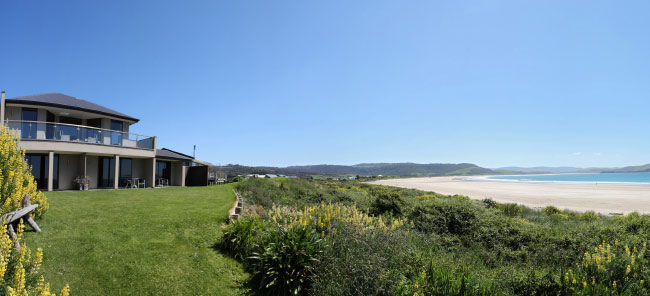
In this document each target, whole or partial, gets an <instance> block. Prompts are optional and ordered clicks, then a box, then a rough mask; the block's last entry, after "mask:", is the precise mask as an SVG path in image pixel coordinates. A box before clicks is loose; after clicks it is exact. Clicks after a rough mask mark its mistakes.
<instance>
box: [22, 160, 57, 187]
mask: <svg viewBox="0 0 650 296" xmlns="http://www.w3.org/2000/svg"><path fill="white" fill-rule="evenodd" d="M25 160H27V163H28V164H29V165H30V166H31V167H32V176H34V181H36V185H37V186H38V188H39V189H45V190H47V182H48V178H49V174H50V170H49V168H50V157H49V155H48V154H25ZM53 162H54V166H53V168H54V169H53V170H52V171H53V176H52V185H53V188H54V189H58V188H59V156H58V155H54V161H53Z"/></svg>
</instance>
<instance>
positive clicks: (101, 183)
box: [97, 157, 115, 187]
mask: <svg viewBox="0 0 650 296" xmlns="http://www.w3.org/2000/svg"><path fill="white" fill-rule="evenodd" d="M97 176H98V177H97V186H98V187H113V186H115V158H113V157H100V158H99V174H98V175H97Z"/></svg>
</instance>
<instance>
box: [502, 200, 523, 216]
mask: <svg viewBox="0 0 650 296" xmlns="http://www.w3.org/2000/svg"><path fill="white" fill-rule="evenodd" d="M499 208H500V209H501V212H503V214H504V215H506V216H508V217H518V216H521V214H522V213H523V210H522V208H521V207H520V206H519V205H518V204H516V203H507V204H503V205H501V206H500V207H499Z"/></svg>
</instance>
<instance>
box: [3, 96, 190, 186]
mask: <svg viewBox="0 0 650 296" xmlns="http://www.w3.org/2000/svg"><path fill="white" fill-rule="evenodd" d="M1 98H2V102H0V109H1V110H0V118H1V119H2V123H3V124H4V125H6V126H8V127H9V128H11V129H12V130H13V131H14V132H15V133H17V135H18V136H19V138H20V142H19V146H20V148H22V149H23V150H25V153H26V159H27V161H28V162H29V164H30V165H31V167H32V174H33V175H34V178H35V179H36V182H37V183H38V186H39V188H41V189H42V190H48V191H52V190H57V189H73V188H75V186H76V185H75V183H74V180H75V178H77V177H84V176H86V177H87V178H88V179H89V180H90V182H89V187H90V188H116V189H117V188H127V187H128V188H130V187H136V186H140V187H155V186H159V185H172V186H184V177H185V174H186V170H187V165H188V163H189V162H191V161H192V158H191V157H188V156H186V155H182V154H179V153H175V152H173V151H170V150H166V149H161V150H157V149H156V137H152V136H145V135H141V134H137V133H133V132H131V130H132V128H131V127H132V125H134V124H135V123H137V122H138V121H139V120H138V119H137V118H134V117H132V116H129V115H126V114H124V113H120V112H117V111H115V110H111V109H109V108H106V107H103V106H100V105H97V104H94V103H91V102H89V101H86V100H82V99H78V98H74V97H71V96H68V95H64V94H60V93H46V94H37V95H29V96H22V97H15V98H7V99H5V93H4V92H2V94H1Z"/></svg>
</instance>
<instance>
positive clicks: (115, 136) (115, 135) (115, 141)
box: [111, 120, 124, 145]
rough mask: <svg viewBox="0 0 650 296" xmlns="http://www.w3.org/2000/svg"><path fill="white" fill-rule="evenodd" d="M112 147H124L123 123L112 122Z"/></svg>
mask: <svg viewBox="0 0 650 296" xmlns="http://www.w3.org/2000/svg"><path fill="white" fill-rule="evenodd" d="M111 130H112V131H115V132H112V133H111V145H122V131H123V130H124V124H123V123H122V122H121V121H116V120H111Z"/></svg>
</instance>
